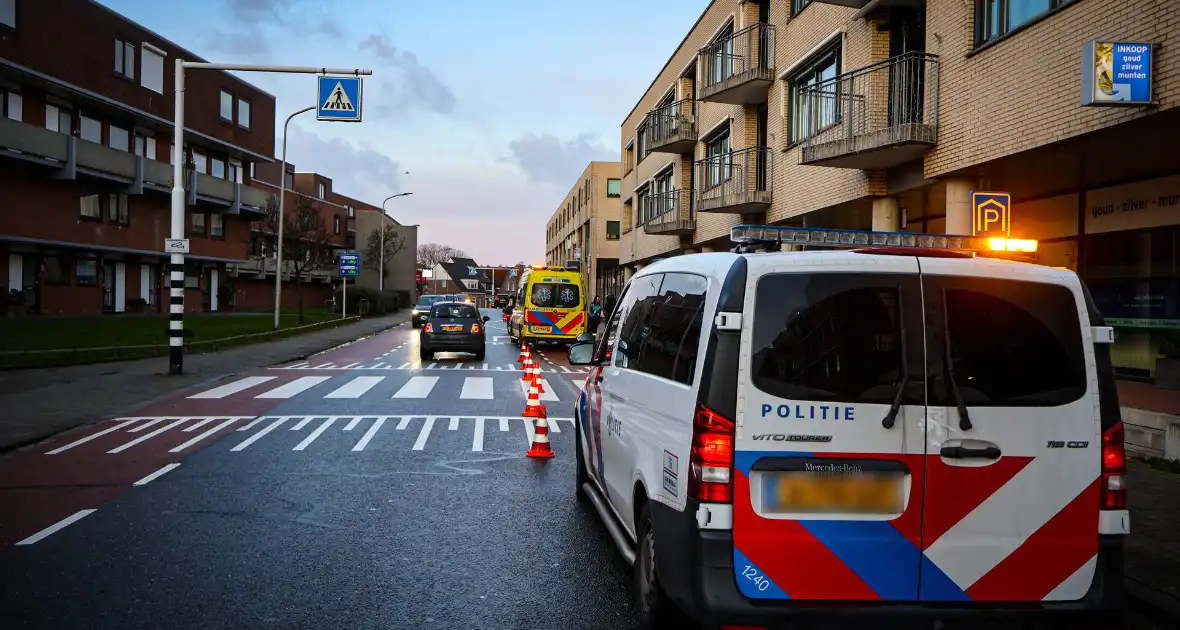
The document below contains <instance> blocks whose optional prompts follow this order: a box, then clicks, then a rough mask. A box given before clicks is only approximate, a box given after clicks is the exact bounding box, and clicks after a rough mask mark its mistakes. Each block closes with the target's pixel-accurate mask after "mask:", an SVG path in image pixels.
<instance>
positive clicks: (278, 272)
mask: <svg viewBox="0 0 1180 630" xmlns="http://www.w3.org/2000/svg"><path fill="white" fill-rule="evenodd" d="M313 109H315V106H314V105H313V106H311V107H304V108H303V109H301V110H299V111H297V112H295V113H293V114H291V115H290V116H287V122H285V123H283V162H282V166H281V167H280V168H279V215H278V217H276V218H275V222H276V223H278V228H277V231H278V241H276V244H275V324H274V329H275V330H278V329H279V305H280V304H282V295H283V224H284V223H286V221H284V220H283V219H284V218H285V217H286V215H285V214H283V198H284V197H285V196H286V195H285V193H286V192H287V127H288V125H290V124H291V119H292V118H295V117H296V116H298V115H299V114H306V113H307V112H310V111H311V110H313ZM264 268H265V266H264ZM295 281H296V282H299V279H298V278H296V279H295Z"/></svg>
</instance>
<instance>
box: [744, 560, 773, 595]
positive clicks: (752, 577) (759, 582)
mask: <svg viewBox="0 0 1180 630" xmlns="http://www.w3.org/2000/svg"><path fill="white" fill-rule="evenodd" d="M742 577H744V578H746V579H747V580H749V581H751V582H753V583H754V587H755V588H757V589H758V590H760V591H765V590H766V589H768V588H770V579H769V578H767V577H766V576H765V575H762V574H761V573H759V572H758V569H755V568H754V567H752V566H750V565H748V564H747V565H746V568H745V569H742Z"/></svg>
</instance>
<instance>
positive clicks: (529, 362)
mask: <svg viewBox="0 0 1180 630" xmlns="http://www.w3.org/2000/svg"><path fill="white" fill-rule="evenodd" d="M521 369H523V370H524V375H523V376H521V377H520V380H522V381H530V380H532V378H533V376H532V374H531V372H532V371H533V353H531V352H529V351H528V350H525V355H524V365H522V366H521Z"/></svg>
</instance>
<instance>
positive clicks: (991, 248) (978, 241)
mask: <svg viewBox="0 0 1180 630" xmlns="http://www.w3.org/2000/svg"><path fill="white" fill-rule="evenodd" d="M729 240H731V241H733V242H734V243H736V244H737V246H738V247H737V248H736V249H737V250H738V251H739V252H742V251H751V250H752V249H753V248H755V247H759V246H778V245H807V246H810V247H848V248H860V247H904V248H909V247H912V248H914V249H944V250H954V251H968V252H1025V253H1030V252H1035V251H1037V242H1036V241H1035V240H1029V239H1015V238H990V237H983V236H957V235H954V234H916V233H914V232H874V231H872V230H836V229H828V228H804V227H791V226H787V225H738V226H736V227H733V228H731V229H730V231H729Z"/></svg>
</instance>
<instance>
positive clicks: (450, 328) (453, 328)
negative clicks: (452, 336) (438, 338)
mask: <svg viewBox="0 0 1180 630" xmlns="http://www.w3.org/2000/svg"><path fill="white" fill-rule="evenodd" d="M443 332H463V327H462V326H443Z"/></svg>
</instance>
